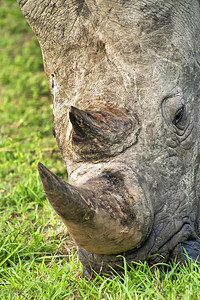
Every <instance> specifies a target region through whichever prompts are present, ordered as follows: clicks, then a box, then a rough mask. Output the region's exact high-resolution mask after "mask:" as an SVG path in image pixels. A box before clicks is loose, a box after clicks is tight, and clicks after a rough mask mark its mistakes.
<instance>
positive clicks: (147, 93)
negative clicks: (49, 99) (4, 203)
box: [18, 0, 200, 275]
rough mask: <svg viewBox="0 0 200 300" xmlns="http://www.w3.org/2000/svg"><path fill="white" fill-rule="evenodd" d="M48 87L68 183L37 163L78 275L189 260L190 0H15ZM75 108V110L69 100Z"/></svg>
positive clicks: (196, 98)
mask: <svg viewBox="0 0 200 300" xmlns="http://www.w3.org/2000/svg"><path fill="white" fill-rule="evenodd" d="M18 2H19V5H20V8H21V10H22V13H23V14H24V16H25V17H26V18H27V20H28V22H29V24H30V26H31V27H32V29H33V31H34V32H35V34H36V36H37V38H38V40H39V43H40V46H41V49H42V54H43V59H44V67H45V72H46V75H47V78H48V81H49V86H50V89H51V92H52V94H53V95H54V108H53V112H54V117H55V121H54V132H55V136H56V140H57V143H58V147H59V149H60V152H61V154H62V157H63V160H64V162H65V164H66V166H67V169H68V172H69V183H70V184H67V183H64V181H62V180H61V179H59V178H58V177H56V176H55V175H54V174H52V173H51V172H50V171H49V170H48V169H46V168H45V167H44V166H43V165H42V164H39V166H38V168H39V172H40V176H41V179H42V182H43V186H44V189H45V192H46V194H47V197H48V199H49V201H50V202H51V204H52V206H53V207H54V208H55V210H56V211H57V213H58V214H59V215H60V216H61V218H62V219H63V221H64V223H65V224H66V225H67V227H68V230H69V232H70V233H71V234H72V236H73V238H74V239H75V241H76V243H77V244H78V245H79V246H80V248H79V257H80V260H81V262H82V263H83V266H84V272H85V275H88V274H90V269H93V270H95V271H97V272H99V271H106V272H108V271H109V266H111V267H113V268H115V269H116V270H118V269H119V267H118V266H117V265H123V259H122V257H121V256H120V255H119V254H122V255H124V256H125V257H126V259H127V262H131V261H133V262H134V261H140V260H141V261H144V260H148V261H149V262H150V263H155V262H159V261H165V262H168V261H170V259H173V258H174V257H175V256H177V258H178V260H180V261H184V260H185V259H186V255H185V250H186V251H187V252H188V255H189V256H190V257H191V258H192V259H194V260H196V259H198V260H200V258H199V255H200V239H199V237H198V236H199V231H200V200H199V175H200V174H199V138H200V136H199V131H200V124H199V122H200V118H199V107H200V105H199V104H200V103H199V102H200V85H199V79H200V53H199V52H200V7H199V2H198V1H197V0H177V1H174V0H169V1H163V0H158V1H155V0H151V1H147V0H143V1H142V0H141V1H136V0H127V1H122V0H115V1H111V0H104V1H103V0H85V1H84V0H76V1H72V0H68V1H64V0H57V1H56V0H55V1H51V0H48V1H44V0H39V1H35V0H18ZM76 108H78V109H76Z"/></svg>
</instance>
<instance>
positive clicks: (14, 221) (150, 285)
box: [0, 0, 200, 300]
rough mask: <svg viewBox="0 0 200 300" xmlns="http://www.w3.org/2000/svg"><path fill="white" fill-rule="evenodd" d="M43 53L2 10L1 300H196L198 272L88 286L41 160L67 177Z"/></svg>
mask: <svg viewBox="0 0 200 300" xmlns="http://www.w3.org/2000/svg"><path fill="white" fill-rule="evenodd" d="M51 106H52V99H51V97H50V95H49V89H48V86H47V81H46V78H45V75H44V72H43V65H42V59H41V53H40V48H39V46H38V43H37V40H36V38H35V37H34V36H33V34H32V32H31V30H30V28H29V26H28V25H27V23H26V20H25V19H24V17H23V16H22V15H21V12H20V10H19V8H18V6H17V3H16V2H15V1H14V0H1V2H0V115H1V118H0V177H1V181H0V299H13V300H16V299H48V300H49V299H101V300H103V299H116V300H118V299H198V297H199V295H200V268H199V266H197V265H196V264H195V263H190V264H188V265H187V266H180V265H178V264H176V263H174V264H173V266H172V267H171V269H170V270H169V271H168V272H165V271H164V266H160V267H158V266H154V267H153V268H150V267H149V266H148V265H147V264H146V263H144V264H138V266H137V267H136V268H133V267H131V270H130V271H129V272H128V271H127V268H126V264H125V275H124V276H122V277H120V276H119V275H114V276H110V277H104V276H99V275H97V276H96V277H95V278H94V279H92V280H90V281H88V280H86V279H84V278H83V274H82V266H81V264H80V262H79V261H78V256H77V251H76V247H75V245H74V244H73V241H72V240H71V238H70V237H69V235H68V234H67V231H66V229H65V227H64V225H63V224H62V223H61V221H60V220H59V218H58V217H57V216H56V215H55V214H54V212H53V210H52V208H51V207H50V205H49V203H48V202H47V200H46V197H45V195H44V192H43V189H42V185H41V182H40V179H39V177H38V173H37V167H36V165H37V162H38V161H39V160H40V161H42V162H43V163H44V164H45V165H47V166H48V167H49V168H53V171H54V172H56V174H58V175H60V176H62V177H65V178H66V177H67V172H66V170H65V168H64V167H63V163H62V161H61V157H60V154H59V153H58V150H57V146H56V142H55V139H54V138H53V136H52V123H53V116H52V109H51Z"/></svg>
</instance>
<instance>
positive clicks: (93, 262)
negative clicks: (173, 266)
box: [79, 223, 200, 276]
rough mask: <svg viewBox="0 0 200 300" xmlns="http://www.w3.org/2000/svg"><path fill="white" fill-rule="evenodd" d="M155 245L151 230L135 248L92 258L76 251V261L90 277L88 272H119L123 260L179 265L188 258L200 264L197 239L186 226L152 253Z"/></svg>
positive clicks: (128, 262) (199, 247)
mask: <svg viewBox="0 0 200 300" xmlns="http://www.w3.org/2000/svg"><path fill="white" fill-rule="evenodd" d="M155 245H156V236H155V232H154V231H153V230H152V232H151V234H150V236H149V237H148V239H147V240H146V241H145V242H144V244H143V245H142V246H141V247H140V248H139V249H133V250H129V251H127V252H124V253H121V254H118V255H96V254H92V253H88V252H87V251H85V250H84V249H79V259H80V261H81V262H82V264H83V266H84V273H85V276H91V274H92V273H91V270H93V271H95V272H102V273H110V272H113V270H115V271H117V272H123V267H124V258H125V259H126V262H127V264H128V265H129V264H134V263H138V262H143V261H145V260H147V262H148V263H149V265H155V264H157V263H162V262H164V263H170V262H171V261H172V260H174V259H176V261H177V262H181V263H185V262H187V261H188V259H192V260H195V261H198V262H200V239H199V238H198V236H197V235H196V234H195V233H194V230H193V228H192V226H191V224H189V223H185V224H183V225H182V227H181V229H180V230H179V231H178V232H176V233H175V234H174V235H173V236H172V237H171V239H169V240H168V241H166V242H165V243H164V244H163V245H162V246H161V247H160V248H159V249H157V250H155ZM154 251H155V252H154Z"/></svg>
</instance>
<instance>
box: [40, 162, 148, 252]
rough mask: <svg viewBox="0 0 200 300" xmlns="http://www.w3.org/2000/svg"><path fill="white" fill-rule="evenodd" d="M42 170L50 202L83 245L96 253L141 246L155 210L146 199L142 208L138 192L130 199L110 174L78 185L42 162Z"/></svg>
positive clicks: (42, 177) (73, 235)
mask: <svg viewBox="0 0 200 300" xmlns="http://www.w3.org/2000/svg"><path fill="white" fill-rule="evenodd" d="M38 170H39V174H40V177H41V180H42V184H43V187H44V190H45V193H46V195H47V198H48V200H49V202H50V203H51V205H52V206H53V208H54V209H55V211H56V212H57V213H58V214H59V216H60V217H61V218H62V220H63V222H64V223H65V224H66V226H67V228H68V231H69V232H70V234H71V235H72V237H73V238H74V240H75V242H76V243H77V245H79V246H80V247H82V248H84V249H85V250H87V251H89V252H92V253H96V254H117V253H122V252H124V251H127V250H130V249H134V248H137V247H139V246H140V245H141V244H142V243H143V242H144V240H145V239H146V238H147V236H148V234H149V232H150V230H151V226H152V212H151V209H150V208H149V207H147V205H146V204H144V202H143V204H142V205H143V207H141V205H140V204H139V203H140V201H139V199H138V197H139V196H138V194H137V192H133V193H132V195H130V194H131V193H130V194H129V195H128V199H126V195H127V189H126V191H125V188H123V187H120V186H119V187H118V188H119V189H120V193H118V192H117V189H116V187H113V189H112V188H110V187H109V183H108V182H107V180H108V177H106V176H105V178H106V179H105V178H104V177H103V176H102V177H101V178H100V179H96V181H95V182H94V183H93V182H92V184H94V186H92V185H90V183H89V184H87V185H85V186H83V187H75V186H72V185H70V184H68V183H66V182H65V181H64V180H62V179H60V178H59V177H58V176H56V175H55V174H54V173H52V172H51V171H50V170H48V169H47V168H46V167H45V166H44V165H42V164H41V163H38ZM113 176H115V177H116V176H117V175H116V174H114V175H113ZM112 181H113V182H114V180H113V179H112ZM115 182H116V178H115ZM120 182H122V180H120Z"/></svg>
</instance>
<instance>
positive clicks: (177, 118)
mask: <svg viewBox="0 0 200 300" xmlns="http://www.w3.org/2000/svg"><path fill="white" fill-rule="evenodd" d="M184 110H185V109H184V106H183V107H182V108H180V109H179V110H178V111H177V112H176V115H175V117H174V120H173V124H174V125H177V124H178V123H179V122H180V121H181V120H182V119H183V117H184Z"/></svg>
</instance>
